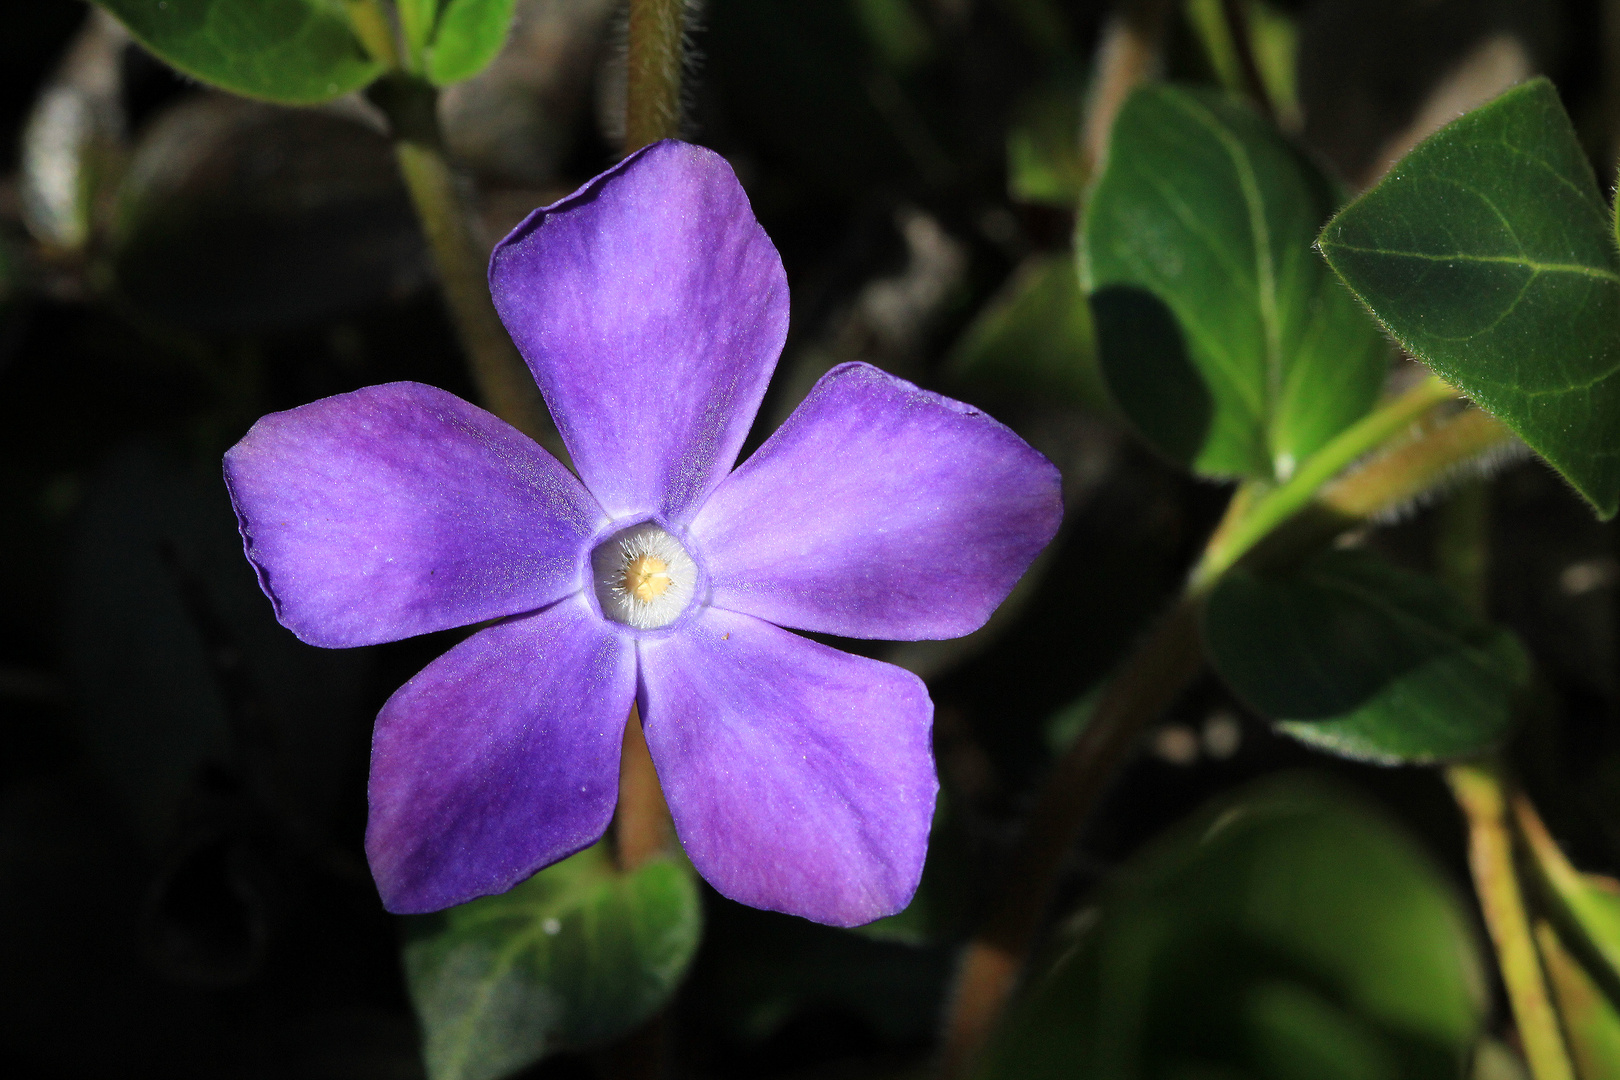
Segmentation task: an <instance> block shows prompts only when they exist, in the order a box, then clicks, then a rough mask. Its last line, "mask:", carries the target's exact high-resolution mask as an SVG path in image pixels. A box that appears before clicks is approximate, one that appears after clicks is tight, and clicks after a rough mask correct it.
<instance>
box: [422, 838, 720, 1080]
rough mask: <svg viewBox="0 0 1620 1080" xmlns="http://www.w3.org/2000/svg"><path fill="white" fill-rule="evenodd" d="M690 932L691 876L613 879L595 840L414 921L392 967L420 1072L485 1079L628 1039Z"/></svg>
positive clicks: (673, 970)
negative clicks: (406, 997) (521, 877)
mask: <svg viewBox="0 0 1620 1080" xmlns="http://www.w3.org/2000/svg"><path fill="white" fill-rule="evenodd" d="M701 928H702V908H701V905H700V904H699V900H698V891H697V885H696V882H695V880H694V878H693V876H692V872H691V870H690V868H688V867H686V866H685V865H683V864H679V863H676V862H673V861H670V860H657V861H654V862H650V863H648V864H646V865H645V866H643V867H641V868H640V869H639V870H636V871H634V872H633V873H629V874H620V873H619V872H618V871H617V870H616V869H615V868H614V866H613V863H612V859H611V857H610V856H609V855H608V853H607V851H606V850H605V848H604V847H603V845H600V844H599V845H597V846H595V847H592V848H587V849H586V850H584V851H582V852H580V853H579V854H578V855H575V856H573V857H572V858H570V859H566V860H564V861H563V862H560V863H558V864H557V865H555V866H552V867H550V868H548V869H546V870H542V871H541V872H540V873H538V874H536V875H535V876H534V877H532V878H530V879H529V880H528V881H526V882H524V883H523V884H521V885H519V886H518V887H517V888H515V889H513V890H512V891H511V892H508V893H505V894H503V895H501V896H490V897H485V898H484V899H482V900H474V901H472V902H471V903H468V904H462V905H461V906H459V907H455V908H451V909H450V910H449V911H446V912H443V913H441V914H439V915H436V916H428V917H425V918H421V919H417V920H413V932H412V935H411V940H410V942H409V943H408V944H407V945H406V946H405V973H406V978H407V980H408V981H409V984H410V991H411V999H412V1001H414V1002H415V1004H416V1012H417V1016H418V1017H419V1018H420V1019H421V1022H422V1029H423V1044H424V1046H423V1056H424V1058H425V1060H426V1062H427V1067H428V1075H429V1077H430V1078H431V1080H496V1078H498V1077H502V1076H506V1075H508V1074H510V1073H513V1072H516V1071H517V1070H518V1069H521V1068H523V1067H524V1066H526V1065H529V1064H532V1063H533V1062H536V1061H539V1060H540V1059H541V1058H543V1057H545V1056H546V1055H547V1054H550V1053H553V1052H555V1051H557V1050H560V1049H566V1048H570V1047H578V1046H584V1045H589V1044H592V1043H596V1042H601V1041H603V1040H606V1039H611V1038H613V1037H615V1036H617V1035H622V1034H624V1033H625V1032H627V1031H630V1030H631V1029H633V1028H635V1027H636V1026H637V1025H639V1024H641V1023H642V1022H643V1021H645V1020H646V1019H647V1018H648V1017H650V1016H651V1015H652V1014H653V1013H654V1012H656V1011H657V1010H658V1009H659V1008H660V1007H661V1006H662V1005H663V1004H664V1003H665V1002H666V1001H668V1000H669V997H670V995H671V994H672V993H674V991H675V988H676V987H677V986H678V985H679V983H680V981H681V978H682V977H683V976H684V975H685V973H686V968H687V966H688V965H689V964H690V963H691V960H692V955H693V953H694V952H695V951H696V949H697V944H698V938H699V935H700V933H701Z"/></svg>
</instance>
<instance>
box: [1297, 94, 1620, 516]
mask: <svg viewBox="0 0 1620 1080" xmlns="http://www.w3.org/2000/svg"><path fill="white" fill-rule="evenodd" d="M1321 248H1322V253H1323V254H1324V255H1326V256H1327V259H1328V261H1329V262H1330V263H1332V265H1333V268H1334V269H1335V270H1337V271H1338V272H1339V274H1340V275H1341V276H1342V277H1343V278H1344V280H1345V281H1346V282H1348V283H1349V285H1350V287H1351V288H1352V289H1354V290H1355V291H1356V293H1357V294H1358V295H1359V296H1360V297H1361V298H1362V299H1363V300H1364V301H1366V303H1367V305H1368V306H1369V307H1370V308H1372V310H1373V313H1374V314H1375V315H1377V317H1378V319H1379V320H1380V321H1381V322H1382V323H1383V324H1384V325H1385V326H1386V327H1388V328H1389V331H1390V333H1392V334H1394V335H1395V337H1396V338H1397V339H1398V340H1399V341H1400V343H1401V344H1402V345H1404V346H1405V347H1406V348H1407V349H1408V350H1409V351H1410V352H1411V353H1412V355H1414V356H1416V357H1418V358H1419V359H1421V360H1423V361H1424V362H1426V363H1428V364H1429V365H1430V366H1431V367H1433V368H1434V369H1435V370H1436V371H1437V372H1439V373H1440V374H1441V375H1442V376H1444V377H1445V378H1446V379H1447V380H1449V381H1451V382H1452V383H1454V384H1455V385H1456V386H1457V387H1458V388H1460V389H1461V390H1462V391H1463V392H1464V393H1466V394H1467V395H1468V396H1469V397H1471V398H1472V399H1474V401H1476V402H1477V403H1479V405H1481V406H1482V407H1483V408H1485V409H1487V410H1489V411H1490V412H1491V413H1492V414H1494V415H1495V416H1497V417H1498V418H1499V419H1501V420H1502V421H1503V422H1504V423H1506V424H1507V425H1508V426H1509V427H1511V428H1512V429H1513V430H1514V431H1515V432H1516V433H1517V434H1518V435H1519V437H1520V438H1522V439H1523V440H1524V441H1525V442H1526V443H1528V444H1529V445H1530V447H1531V448H1532V449H1534V450H1536V451H1537V452H1538V453H1540V454H1541V455H1542V456H1543V457H1545V458H1546V459H1547V460H1548V461H1549V462H1551V463H1552V464H1553V466H1554V467H1556V468H1557V469H1558V470H1559V471H1560V472H1561V473H1563V474H1564V476H1565V477H1566V478H1567V479H1568V480H1569V481H1570V483H1572V484H1573V485H1574V486H1575V487H1576V489H1577V490H1579V491H1580V492H1581V494H1582V495H1584V496H1586V498H1587V499H1588V500H1590V501H1591V503H1592V505H1593V506H1594V507H1596V508H1597V511H1598V513H1599V515H1600V516H1602V517H1605V518H1607V517H1610V516H1612V515H1613V514H1614V513H1615V510H1616V508H1617V507H1620V253H1617V251H1616V249H1615V241H1614V237H1613V236H1612V235H1611V233H1610V225H1609V214H1608V208H1607V207H1606V206H1605V204H1604V200H1603V197H1602V195H1601V194H1600V193H1599V192H1598V187H1597V182H1596V180H1595V179H1594V177H1593V175H1592V168H1591V165H1590V164H1588V162H1587V159H1586V154H1585V152H1584V151H1582V149H1581V146H1580V143H1579V142H1577V140H1576V137H1575V131H1574V129H1573V128H1572V127H1571V125H1570V122H1569V117H1568V116H1567V115H1565V113H1564V110H1563V107H1562V106H1561V105H1560V104H1559V102H1558V92H1557V91H1556V90H1554V89H1553V86H1552V84H1551V83H1549V82H1547V81H1546V80H1545V79H1538V80H1535V81H1533V82H1529V83H1526V84H1525V85H1524V86H1521V87H1519V88H1517V89H1515V90H1511V91H1509V92H1508V93H1507V94H1504V95H1503V96H1502V97H1500V98H1498V99H1496V100H1495V101H1493V102H1491V103H1490V104H1489V105H1486V106H1484V107H1483V108H1480V109H1476V110H1475V111H1473V112H1471V113H1469V114H1467V115H1466V116H1464V117H1462V118H1461V119H1459V120H1457V121H1456V122H1454V123H1453V124H1451V125H1450V126H1449V127H1446V128H1444V129H1442V130H1441V131H1440V132H1439V133H1437V134H1435V135H1434V136H1432V137H1431V138H1430V139H1428V140H1427V141H1426V142H1424V143H1423V144H1422V145H1420V146H1419V147H1418V148H1417V149H1416V150H1414V151H1412V152H1411V153H1410V154H1408V155H1407V156H1406V157H1405V158H1403V159H1402V160H1401V161H1400V163H1399V164H1397V165H1396V166H1395V168H1394V169H1392V170H1391V171H1390V173H1389V175H1388V176H1387V177H1385V179H1384V180H1383V181H1382V182H1381V183H1380V184H1379V185H1378V186H1377V187H1375V188H1373V189H1372V190H1371V191H1369V192H1367V193H1366V194H1365V195H1363V196H1362V197H1361V198H1359V199H1357V200H1356V201H1355V202H1353V203H1351V204H1350V205H1349V206H1347V207H1345V209H1344V210H1343V211H1342V212H1341V213H1340V214H1339V215H1338V216H1337V217H1336V218H1334V219H1333V220H1332V221H1331V222H1329V223H1328V226H1327V228H1326V229H1324V230H1323V232H1322V238H1321Z"/></svg>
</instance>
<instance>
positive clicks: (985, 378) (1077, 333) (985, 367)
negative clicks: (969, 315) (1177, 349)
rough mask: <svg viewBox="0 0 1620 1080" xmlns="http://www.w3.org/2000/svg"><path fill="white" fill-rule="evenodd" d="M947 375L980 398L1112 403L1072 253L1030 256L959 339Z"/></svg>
mask: <svg viewBox="0 0 1620 1080" xmlns="http://www.w3.org/2000/svg"><path fill="white" fill-rule="evenodd" d="M946 375H947V377H948V378H950V379H951V380H952V381H953V382H954V383H956V384H957V385H959V386H961V387H962V388H963V391H964V392H965V393H967V394H969V395H970V396H972V397H973V398H974V399H975V400H978V401H985V402H1000V401H1012V402H1015V403H1017V402H1023V401H1028V400H1030V399H1032V398H1033V399H1040V400H1044V401H1051V402H1056V403H1057V404H1059V405H1063V406H1071V407H1072V406H1086V407H1089V408H1093V409H1107V408H1109V407H1110V406H1109V403H1108V393H1107V391H1106V390H1104V388H1103V385H1102V376H1101V375H1099V374H1098V372H1097V357H1096V351H1095V348H1094V343H1093V341H1092V336H1091V313H1090V311H1088V310H1087V307H1086V301H1085V298H1084V297H1083V296H1081V295H1080V283H1079V281H1078V280H1077V279H1076V278H1075V275H1074V261H1073V260H1072V259H1071V258H1069V257H1068V256H1067V255H1035V256H1031V257H1030V258H1029V259H1027V260H1026V261H1025V262H1024V264H1023V265H1022V266H1020V267H1019V268H1018V269H1017V270H1016V271H1015V272H1014V273H1013V275H1012V277H1011V278H1010V279H1009V280H1008V282H1007V284H1006V285H1004V286H1003V287H1002V289H1001V291H1000V292H998V293H997V294H996V295H995V297H994V298H993V299H991V301H990V302H989V303H988V304H986V305H985V307H984V309H983V310H981V311H980V312H979V314H978V316H977V317H976V318H975V319H974V320H973V322H972V323H971V324H969V326H968V328H967V330H965V331H964V332H963V334H962V336H961V337H960V338H959V339H957V342H956V345H955V346H954V347H953V348H952V350H951V355H950V356H949V357H948V358H947V360H946Z"/></svg>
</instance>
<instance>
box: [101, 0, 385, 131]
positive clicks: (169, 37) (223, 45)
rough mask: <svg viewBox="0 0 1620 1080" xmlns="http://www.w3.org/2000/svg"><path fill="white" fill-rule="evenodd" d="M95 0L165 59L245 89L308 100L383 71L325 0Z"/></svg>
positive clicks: (270, 97)
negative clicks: (160, 1)
mask: <svg viewBox="0 0 1620 1080" xmlns="http://www.w3.org/2000/svg"><path fill="white" fill-rule="evenodd" d="M96 2H97V3H99V4H100V5H101V6H102V7H104V8H106V9H107V10H108V11H110V12H112V13H113V14H114V15H116V16H117V17H118V19H119V20H120V21H121V22H122V23H123V24H124V25H125V26H127V27H129V32H130V33H131V34H132V35H134V37H135V40H137V41H139V42H140V43H141V44H142V45H145V46H146V47H147V48H148V49H150V50H152V52H153V53H155V54H156V55H157V56H158V57H159V58H160V59H162V60H163V61H164V62H165V63H167V64H169V65H170V66H172V67H174V68H176V69H178V70H180V71H183V72H185V73H186V74H187V75H190V76H192V77H193V78H197V79H201V80H202V81H203V82H206V83H212V84H213V85H215V86H218V87H222V88H224V89H226V90H230V91H232V92H234V93H237V94H245V95H247V96H248V97H256V98H263V99H264V100H266V101H279V102H282V103H283V104H287V105H311V104H315V103H316V102H321V101H330V100H332V99H333V98H336V97H341V96H343V95H344V94H347V93H349V92H350V91H353V90H358V89H360V88H361V87H363V86H365V85H367V84H368V83H370V82H371V80H373V79H375V78H376V77H377V76H378V75H380V74H381V73H382V65H380V64H378V63H377V62H376V61H374V60H372V59H371V58H370V57H368V56H367V55H366V52H365V50H364V49H363V48H362V47H361V45H360V42H359V40H358V39H356V37H355V36H354V31H353V30H352V29H351V28H350V25H349V21H348V19H346V18H345V17H344V15H343V13H342V9H341V7H339V5H337V4H334V3H330V2H328V0H163V2H162V3H159V2H158V0H96Z"/></svg>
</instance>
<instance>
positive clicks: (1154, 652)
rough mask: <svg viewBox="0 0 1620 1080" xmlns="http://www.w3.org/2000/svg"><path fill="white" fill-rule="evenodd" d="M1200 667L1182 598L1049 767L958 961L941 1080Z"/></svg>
mask: <svg viewBox="0 0 1620 1080" xmlns="http://www.w3.org/2000/svg"><path fill="white" fill-rule="evenodd" d="M1202 663H1203V651H1202V645H1201V643H1200V641H1199V637H1198V629H1197V612H1196V609H1195V608H1194V605H1193V604H1192V603H1190V602H1189V601H1187V600H1183V601H1182V602H1181V603H1179V604H1177V605H1176V606H1175V607H1174V608H1172V609H1171V611H1170V613H1169V614H1168V615H1167V616H1166V617H1165V618H1164V619H1163V621H1161V622H1160V623H1159V625H1158V626H1157V627H1156V628H1155V629H1154V631H1153V632H1152V634H1150V635H1149V636H1148V638H1147V639H1146V640H1145V641H1144V642H1143V643H1142V645H1141V646H1139V647H1138V648H1137V650H1136V652H1135V653H1133V654H1132V655H1131V657H1130V659H1128V660H1127V661H1126V662H1125V664H1124V666H1123V667H1121V668H1120V669H1119V671H1118V673H1117V674H1115V676H1114V677H1113V680H1112V681H1111V682H1110V683H1109V684H1108V688H1107V689H1106V690H1105V691H1104V692H1103V696H1102V698H1101V700H1099V701H1098V703H1097V709H1096V711H1095V712H1094V713H1093V714H1092V717H1091V720H1090V722H1089V723H1087V724H1086V726H1085V728H1084V729H1082V730H1081V732H1080V735H1079V737H1078V738H1076V740H1075V742H1074V745H1073V746H1071V747H1070V748H1069V750H1068V752H1067V753H1065V754H1064V755H1063V757H1062V758H1061V759H1060V760H1059V761H1058V763H1057V765H1056V766H1054V767H1053V769H1052V772H1051V775H1049V776H1048V777H1047V779H1046V782H1045V784H1044V785H1043V786H1042V788H1041V793H1040V796H1039V798H1038V799H1037V800H1036V803H1035V806H1034V807H1033V808H1032V810H1031V811H1030V816H1029V823H1028V825H1027V826H1026V827H1025V830H1024V835H1023V837H1022V838H1021V840H1020V843H1019V845H1018V848H1017V850H1016V851H1015V852H1014V854H1013V858H1012V863H1011V865H1010V866H1009V867H1008V869H1007V880H1008V882H1009V884H1010V885H1012V886H1014V887H1009V888H1004V889H1002V890H1001V891H1000V893H999V898H998V900H997V902H996V903H995V904H994V905H993V906H992V907H991V909H990V914H989V917H988V918H986V919H985V921H984V923H983V924H982V926H981V927H980V929H979V932H978V934H977V936H975V938H974V939H973V940H972V941H971V942H969V944H968V946H967V949H966V951H965V952H964V954H963V956H962V960H961V966H960V968H959V969H958V971H957V976H956V985H955V988H954V993H953V996H952V998H951V1000H950V1003H949V1005H948V1009H949V1013H948V1015H947V1018H946V1028H945V1041H944V1045H943V1047H942V1050H941V1057H940V1065H939V1069H940V1073H941V1075H943V1076H946V1077H957V1076H963V1075H965V1074H966V1072H967V1070H968V1068H969V1067H970V1066H971V1065H972V1063H973V1059H974V1058H975V1057H976V1056H977V1055H978V1052H979V1050H980V1049H981V1048H982V1047H983V1045H984V1043H985V1042H986V1040H987V1039H988V1038H989V1036H990V1033H991V1030H992V1028H993V1027H994V1025H995V1023H996V1021H997V1019H998V1018H999V1017H1000V1015H1001V1010H1002V1007H1003V1005H1004V1004H1005V1003H1006V1001H1007V998H1008V997H1009V996H1010V995H1011V993H1012V989H1013V985H1014V983H1015V982H1016V980H1017V978H1018V975H1019V972H1020V971H1021V970H1022V968H1023V964H1024V959H1025V956H1026V955H1027V954H1028V952H1029V950H1030V947H1031V946H1032V945H1033V944H1034V942H1035V938H1036V935H1037V934H1038V933H1039V931H1040V928H1041V924H1042V922H1043V921H1044V920H1045V917H1046V909H1047V907H1048V905H1049V904H1050V903H1051V898H1052V893H1053V891H1054V889H1055V886H1056V883H1057V877H1058V872H1059V870H1060V869H1061V867H1062V863H1063V860H1064V857H1065V856H1066V855H1067V854H1068V852H1069V849H1070V848H1071V847H1072V846H1073V844H1074V839H1075V836H1076V835H1077V834H1078V833H1079V831H1080V828H1081V826H1082V825H1083V824H1084V823H1085V820H1086V817H1087V816H1088V815H1089V814H1090V813H1091V810H1092V808H1093V807H1094V806H1095V805H1096V803H1097V801H1098V799H1100V798H1101V796H1102V794H1103V792H1104V791H1105V790H1106V788H1107V786H1108V784H1109V783H1110V782H1111V781H1112V780H1113V777H1114V774H1115V772H1117V771H1118V768H1119V766H1120V765H1121V764H1122V763H1123V762H1124V760H1125V758H1126V757H1127V756H1128V755H1129V754H1130V752H1131V751H1132V750H1133V749H1134V748H1135V746H1136V742H1137V739H1138V737H1139V736H1140V735H1141V733H1142V729H1143V728H1144V727H1146V726H1147V724H1148V723H1149V722H1150V721H1152V720H1153V718H1154V717H1156V716H1158V715H1159V713H1160V712H1162V711H1163V710H1164V709H1166V708H1168V707H1169V705H1170V704H1171V702H1173V701H1174V700H1175V698H1176V697H1177V696H1178V695H1179V694H1180V693H1181V690H1182V688H1183V687H1185V686H1186V685H1187V683H1188V682H1190V681H1192V678H1193V677H1194V676H1195V675H1197V674H1198V670H1199V668H1200V667H1201V666H1202Z"/></svg>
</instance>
